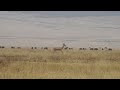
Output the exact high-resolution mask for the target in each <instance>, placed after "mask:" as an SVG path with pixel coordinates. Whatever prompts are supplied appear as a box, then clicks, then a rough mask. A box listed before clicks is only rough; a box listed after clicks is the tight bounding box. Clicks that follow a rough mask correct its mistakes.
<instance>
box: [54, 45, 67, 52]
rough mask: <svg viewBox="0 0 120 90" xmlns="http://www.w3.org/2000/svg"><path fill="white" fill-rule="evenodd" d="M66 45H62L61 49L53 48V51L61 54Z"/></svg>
mask: <svg viewBox="0 0 120 90" xmlns="http://www.w3.org/2000/svg"><path fill="white" fill-rule="evenodd" d="M65 46H66V45H65V44H64V43H63V46H62V47H55V48H53V50H54V51H61V52H62V49H64V47H65Z"/></svg>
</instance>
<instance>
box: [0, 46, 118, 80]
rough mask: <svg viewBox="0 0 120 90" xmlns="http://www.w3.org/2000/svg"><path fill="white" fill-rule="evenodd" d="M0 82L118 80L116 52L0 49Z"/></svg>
mask: <svg viewBox="0 0 120 90" xmlns="http://www.w3.org/2000/svg"><path fill="white" fill-rule="evenodd" d="M0 78H1V79H119V78H120V50H112V51H101V50H98V51H90V50H86V51H80V50H63V53H62V52H59V51H56V52H54V51H52V50H39V49H36V50H34V49H6V48H5V49H0Z"/></svg>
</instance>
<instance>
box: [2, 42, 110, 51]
mask: <svg viewBox="0 0 120 90" xmlns="http://www.w3.org/2000/svg"><path fill="white" fill-rule="evenodd" d="M0 48H5V47H4V46H0ZM11 48H12V49H14V48H17V49H21V47H13V46H12V47H11ZM31 49H37V47H31ZM41 49H43V50H48V49H49V48H48V47H42V48H41ZM52 49H53V51H62V50H73V48H69V47H66V45H65V43H63V45H62V47H54V48H52ZM79 50H109V51H112V48H107V47H104V48H101V47H100V48H91V47H89V48H79Z"/></svg>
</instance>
